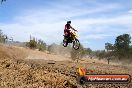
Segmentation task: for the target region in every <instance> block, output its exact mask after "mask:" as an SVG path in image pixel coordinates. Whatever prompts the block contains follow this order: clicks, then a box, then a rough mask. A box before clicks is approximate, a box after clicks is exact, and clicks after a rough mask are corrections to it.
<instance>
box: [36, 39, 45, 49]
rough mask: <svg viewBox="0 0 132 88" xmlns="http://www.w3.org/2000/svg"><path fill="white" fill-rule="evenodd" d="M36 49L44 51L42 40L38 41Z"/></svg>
mask: <svg viewBox="0 0 132 88" xmlns="http://www.w3.org/2000/svg"><path fill="white" fill-rule="evenodd" d="M37 48H38V49H39V51H44V50H46V43H45V42H43V41H42V40H38V43H37Z"/></svg>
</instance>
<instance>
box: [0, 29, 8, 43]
mask: <svg viewBox="0 0 132 88" xmlns="http://www.w3.org/2000/svg"><path fill="white" fill-rule="evenodd" d="M7 39H8V37H7V35H5V34H3V32H2V30H0V43H5V42H6V40H7Z"/></svg>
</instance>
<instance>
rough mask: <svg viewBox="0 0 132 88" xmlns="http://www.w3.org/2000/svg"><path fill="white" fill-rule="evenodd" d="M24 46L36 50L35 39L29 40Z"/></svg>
mask: <svg viewBox="0 0 132 88" xmlns="http://www.w3.org/2000/svg"><path fill="white" fill-rule="evenodd" d="M26 45H27V46H28V47H30V48H31V49H35V48H37V42H36V41H35V39H33V40H30V41H29V42H27V44H26Z"/></svg>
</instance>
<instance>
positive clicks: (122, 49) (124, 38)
mask: <svg viewBox="0 0 132 88" xmlns="http://www.w3.org/2000/svg"><path fill="white" fill-rule="evenodd" d="M130 40H131V37H130V35H129V34H123V35H120V36H118V37H117V38H116V41H115V51H116V54H117V56H118V58H119V59H121V58H123V57H126V58H128V57H129V53H130V43H131V41H130Z"/></svg>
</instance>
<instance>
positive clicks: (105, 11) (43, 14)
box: [0, 0, 132, 50]
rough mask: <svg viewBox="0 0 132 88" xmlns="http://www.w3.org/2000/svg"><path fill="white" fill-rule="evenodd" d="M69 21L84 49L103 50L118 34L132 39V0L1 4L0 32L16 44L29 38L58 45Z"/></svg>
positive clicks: (30, 0) (33, 0) (12, 1)
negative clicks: (126, 35) (127, 35)
mask: <svg viewBox="0 0 132 88" xmlns="http://www.w3.org/2000/svg"><path fill="white" fill-rule="evenodd" d="M68 20H71V21H72V23H71V25H72V26H73V27H74V28H75V29H77V30H78V38H79V40H80V42H81V44H82V45H83V46H84V47H85V48H91V49H93V50H99V49H104V48H105V47H104V46H105V43H107V42H109V43H112V44H114V42H115V38H116V37H117V36H119V35H121V34H124V33H128V34H130V35H131V36H132V0H7V1H6V2H4V3H3V4H2V5H0V29H1V30H2V31H3V32H4V34H7V35H8V36H9V37H13V39H14V40H15V41H21V42H26V41H29V38H30V35H32V36H34V37H37V38H38V39H42V40H43V41H45V42H46V43H47V44H52V43H57V44H60V43H61V42H62V40H63V31H64V25H65V24H66V22H67V21H68Z"/></svg>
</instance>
